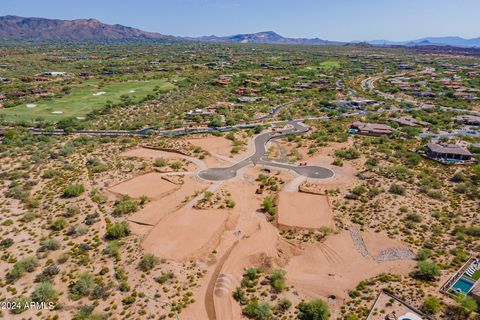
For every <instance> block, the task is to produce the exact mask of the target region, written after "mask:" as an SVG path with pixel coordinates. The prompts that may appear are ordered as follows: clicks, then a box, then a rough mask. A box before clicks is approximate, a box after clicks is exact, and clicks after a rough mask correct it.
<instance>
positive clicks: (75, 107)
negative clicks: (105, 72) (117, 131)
mask: <svg viewBox="0 0 480 320" xmlns="http://www.w3.org/2000/svg"><path fill="white" fill-rule="evenodd" d="M174 88H176V86H175V85H174V84H173V83H171V82H169V81H168V79H156V80H148V81H128V82H119V83H113V84H107V85H103V86H101V85H100V84H99V83H98V82H95V81H92V82H86V83H85V84H83V85H82V86H78V87H72V88H71V91H70V93H68V94H66V95H65V96H63V97H59V98H41V99H39V100H38V101H35V102H29V103H24V104H22V105H19V106H16V107H13V108H4V109H0V117H4V118H5V119H6V120H9V121H31V120H35V119H44V120H47V121H58V120H61V119H65V118H69V117H78V118H80V119H81V118H82V117H85V116H86V115H87V114H88V113H90V112H91V111H93V110H97V109H100V108H101V107H103V106H104V105H105V104H106V102H107V101H111V102H113V103H118V102H120V101H121V97H122V96H128V97H130V98H131V99H132V100H133V101H139V100H140V99H142V98H144V97H145V96H147V95H149V94H155V92H157V91H160V92H162V91H169V90H171V89H174Z"/></svg>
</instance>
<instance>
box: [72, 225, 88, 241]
mask: <svg viewBox="0 0 480 320" xmlns="http://www.w3.org/2000/svg"><path fill="white" fill-rule="evenodd" d="M87 232H88V226H87V225H86V224H83V223H77V224H74V225H73V226H71V227H70V229H69V230H68V232H67V234H68V235H69V236H72V237H74V238H76V237H80V236H83V235H85V234H86V233H87Z"/></svg>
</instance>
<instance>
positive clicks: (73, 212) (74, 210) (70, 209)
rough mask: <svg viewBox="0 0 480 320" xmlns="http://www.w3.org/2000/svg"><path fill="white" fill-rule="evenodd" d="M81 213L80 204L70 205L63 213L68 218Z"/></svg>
mask: <svg viewBox="0 0 480 320" xmlns="http://www.w3.org/2000/svg"><path fill="white" fill-rule="evenodd" d="M79 213H80V208H79V207H78V206H69V207H67V209H66V210H65V212H64V213H63V216H64V217H66V218H71V217H74V216H76V215H77V214H79Z"/></svg>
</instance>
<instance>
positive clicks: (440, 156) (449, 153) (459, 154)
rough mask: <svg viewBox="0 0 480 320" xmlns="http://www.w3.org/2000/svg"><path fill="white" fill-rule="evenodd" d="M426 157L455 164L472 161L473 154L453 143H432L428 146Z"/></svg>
mask: <svg viewBox="0 0 480 320" xmlns="http://www.w3.org/2000/svg"><path fill="white" fill-rule="evenodd" d="M426 149H427V151H426V156H427V157H428V158H430V159H433V160H437V161H440V162H445V163H452V162H453V163H455V162H461V161H468V160H471V159H472V157H473V154H472V153H471V152H470V151H468V150H467V149H465V148H463V147H461V146H459V145H457V144H451V143H445V142H430V143H427V145H426Z"/></svg>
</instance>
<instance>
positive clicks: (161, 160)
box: [153, 158, 167, 167]
mask: <svg viewBox="0 0 480 320" xmlns="http://www.w3.org/2000/svg"><path fill="white" fill-rule="evenodd" d="M153 165H154V166H155V167H165V166H166V165H167V160H165V159H164V158H156V159H155V161H153Z"/></svg>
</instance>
